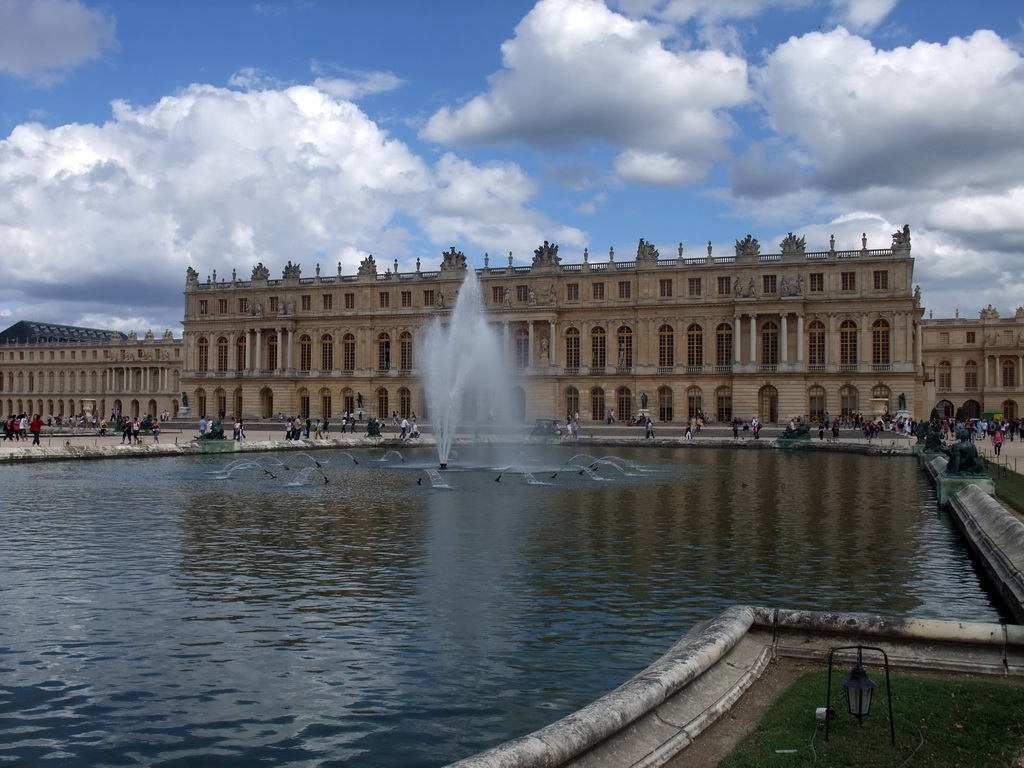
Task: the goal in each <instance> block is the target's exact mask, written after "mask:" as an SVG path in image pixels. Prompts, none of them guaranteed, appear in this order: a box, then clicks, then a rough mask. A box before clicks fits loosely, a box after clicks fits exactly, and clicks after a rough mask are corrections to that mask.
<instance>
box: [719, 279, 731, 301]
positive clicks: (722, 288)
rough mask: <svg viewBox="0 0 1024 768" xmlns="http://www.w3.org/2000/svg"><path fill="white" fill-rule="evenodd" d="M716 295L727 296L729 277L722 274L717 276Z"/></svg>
mask: <svg viewBox="0 0 1024 768" xmlns="http://www.w3.org/2000/svg"><path fill="white" fill-rule="evenodd" d="M718 295H719V296H728V295H729V278H728V277H726V276H724V275H719V276H718Z"/></svg>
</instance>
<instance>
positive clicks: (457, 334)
mask: <svg viewBox="0 0 1024 768" xmlns="http://www.w3.org/2000/svg"><path fill="white" fill-rule="evenodd" d="M423 354H424V357H423V361H422V364H421V366H420V367H421V368H422V370H423V373H424V382H425V384H426V389H427V393H426V394H427V408H428V410H429V413H428V417H429V419H430V422H431V424H432V425H433V427H434V436H435V438H436V440H437V460H438V462H439V463H440V465H441V468H442V469H444V468H445V467H447V466H448V453H449V451H450V450H451V447H452V440H453V439H454V438H455V428H456V426H458V421H459V418H460V415H462V414H464V413H465V414H466V416H467V417H468V418H479V416H480V415H481V414H486V415H487V416H488V417H489V418H492V419H494V418H500V416H501V413H502V411H503V408H502V406H503V404H504V403H505V402H506V401H507V398H508V392H507V390H508V388H509V384H510V382H509V377H508V374H507V372H506V365H505V359H504V355H503V354H502V344H501V339H500V337H499V336H498V334H497V333H495V332H494V330H493V329H492V328H491V326H490V324H489V323H488V322H487V320H486V318H485V316H484V311H483V296H482V293H481V290H480V281H479V280H478V279H477V276H476V272H475V271H474V270H473V269H468V270H466V277H465V279H464V280H463V282H462V288H461V289H460V290H459V295H458V298H457V299H456V301H455V307H454V308H453V309H452V314H451V318H450V320H449V322H448V323H447V324H446V325H445V324H442V322H441V318H439V317H435V318H434V321H433V322H432V323H431V324H430V327H429V328H428V329H427V332H426V334H425V336H424V338H423Z"/></svg>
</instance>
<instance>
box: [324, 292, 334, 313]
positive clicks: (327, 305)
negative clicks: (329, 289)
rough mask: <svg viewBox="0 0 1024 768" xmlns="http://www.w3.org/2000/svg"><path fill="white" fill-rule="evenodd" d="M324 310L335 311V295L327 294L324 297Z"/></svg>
mask: <svg viewBox="0 0 1024 768" xmlns="http://www.w3.org/2000/svg"><path fill="white" fill-rule="evenodd" d="M323 302H324V309H334V294H333V293H325V294H324V297H323Z"/></svg>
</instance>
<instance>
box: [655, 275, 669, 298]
mask: <svg viewBox="0 0 1024 768" xmlns="http://www.w3.org/2000/svg"><path fill="white" fill-rule="evenodd" d="M658 296H660V297H661V298H663V299H668V298H671V297H672V278H662V279H661V280H659V281H658Z"/></svg>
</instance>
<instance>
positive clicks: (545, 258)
mask: <svg viewBox="0 0 1024 768" xmlns="http://www.w3.org/2000/svg"><path fill="white" fill-rule="evenodd" d="M561 261H562V258H561V256H559V255H558V246H557V245H555V244H554V243H549V242H548V241H547V240H545V241H544V245H542V246H541V247H540V248H537V249H536V250H534V252H533V266H535V267H557V266H558V265H559V263H561Z"/></svg>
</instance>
